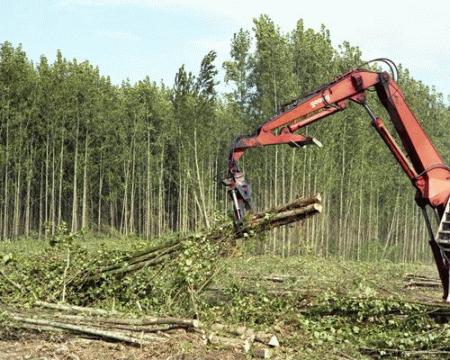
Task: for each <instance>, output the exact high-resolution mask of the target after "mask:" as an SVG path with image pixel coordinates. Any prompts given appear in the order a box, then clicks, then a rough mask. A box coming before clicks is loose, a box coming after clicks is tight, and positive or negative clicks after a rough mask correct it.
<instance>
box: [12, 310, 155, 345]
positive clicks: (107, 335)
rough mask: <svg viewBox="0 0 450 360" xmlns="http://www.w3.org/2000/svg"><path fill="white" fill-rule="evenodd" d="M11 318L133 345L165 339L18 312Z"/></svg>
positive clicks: (20, 321)
mask: <svg viewBox="0 0 450 360" xmlns="http://www.w3.org/2000/svg"><path fill="white" fill-rule="evenodd" d="M8 315H9V316H10V318H11V319H12V320H14V321H16V322H19V323H25V324H31V325H37V326H41V327H42V328H56V329H61V330H65V331H68V332H72V333H78V334H86V335H90V336H95V337H100V338H103V339H106V340H115V341H122V342H126V343H129V344H132V345H146V344H148V343H149V341H162V340H164V339H162V338H159V337H156V336H150V335H143V334H142V335H139V336H130V335H127V334H124V333H123V332H115V331H106V330H102V329H98V328H94V327H87V326H81V325H73V324H67V323H62V322H58V321H53V320H47V319H39V318H29V317H23V316H20V315H18V314H8Z"/></svg>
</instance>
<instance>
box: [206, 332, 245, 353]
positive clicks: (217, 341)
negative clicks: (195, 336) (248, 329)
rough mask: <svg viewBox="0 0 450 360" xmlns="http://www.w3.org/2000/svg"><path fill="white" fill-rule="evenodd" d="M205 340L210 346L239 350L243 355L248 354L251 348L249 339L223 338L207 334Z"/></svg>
mask: <svg viewBox="0 0 450 360" xmlns="http://www.w3.org/2000/svg"><path fill="white" fill-rule="evenodd" d="M207 340H208V343H210V344H212V345H218V346H222V347H225V348H232V349H236V350H241V351H243V352H244V353H248V352H249V351H250V349H251V347H252V341H251V340H250V339H235V338H230V337H225V336H218V335H216V334H209V335H208V336H207Z"/></svg>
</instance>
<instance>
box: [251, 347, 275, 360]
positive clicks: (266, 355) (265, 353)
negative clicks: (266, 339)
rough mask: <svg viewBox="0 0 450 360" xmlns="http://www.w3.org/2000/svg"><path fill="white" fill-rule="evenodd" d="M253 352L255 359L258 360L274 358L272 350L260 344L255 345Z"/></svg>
mask: <svg viewBox="0 0 450 360" xmlns="http://www.w3.org/2000/svg"><path fill="white" fill-rule="evenodd" d="M252 352H253V357H255V358H257V359H270V357H271V356H272V354H271V351H270V349H268V348H267V347H266V346H264V345H260V344H255V345H254V348H253V351H252Z"/></svg>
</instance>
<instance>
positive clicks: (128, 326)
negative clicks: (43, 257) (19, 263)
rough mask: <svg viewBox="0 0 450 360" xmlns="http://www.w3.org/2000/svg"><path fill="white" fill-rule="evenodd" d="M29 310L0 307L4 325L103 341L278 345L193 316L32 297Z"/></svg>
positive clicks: (256, 350)
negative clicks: (133, 312)
mask: <svg viewBox="0 0 450 360" xmlns="http://www.w3.org/2000/svg"><path fill="white" fill-rule="evenodd" d="M34 305H35V307H33V308H32V310H29V309H27V310H24V309H17V308H16V309H6V308H2V310H3V315H4V317H5V318H6V319H7V321H8V324H7V325H8V326H9V327H10V328H13V329H16V330H17V329H19V330H26V331H30V330H31V331H36V332H39V333H64V334H73V335H76V336H82V337H87V338H91V339H98V340H103V341H113V342H123V343H126V344H130V345H137V346H144V345H149V344H151V343H161V342H166V341H169V340H170V339H171V338H172V337H176V336H177V335H179V334H180V333H185V334H187V333H189V334H191V335H192V336H193V337H194V338H195V339H196V340H198V341H199V342H201V343H203V344H204V345H206V344H212V345H217V346H220V347H224V348H232V349H236V350H239V351H242V352H244V353H247V352H249V351H250V350H252V352H253V354H254V355H256V356H257V357H261V358H268V357H269V356H270V349H271V348H275V347H279V346H280V344H279V341H278V338H277V336H276V335H274V334H271V333H267V332H263V331H255V330H253V329H251V328H248V327H245V326H233V325H223V324H218V323H216V324H213V325H212V326H209V327H207V326H203V325H202V324H201V323H200V321H199V320H197V319H186V318H177V317H157V316H143V317H139V318H136V317H130V315H127V314H124V313H121V312H118V311H113V310H109V311H108V310H104V309H99V308H92V307H82V306H75V305H69V304H64V303H49V302H44V301H36V302H35V304H34Z"/></svg>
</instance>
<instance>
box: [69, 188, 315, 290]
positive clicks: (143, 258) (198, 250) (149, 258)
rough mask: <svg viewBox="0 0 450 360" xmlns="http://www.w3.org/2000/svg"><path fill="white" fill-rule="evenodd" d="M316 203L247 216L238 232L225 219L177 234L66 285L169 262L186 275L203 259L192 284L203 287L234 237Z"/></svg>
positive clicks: (300, 215) (293, 218) (296, 215)
mask: <svg viewBox="0 0 450 360" xmlns="http://www.w3.org/2000/svg"><path fill="white" fill-rule="evenodd" d="M320 202H321V196H320V194H315V195H313V196H311V197H308V198H297V199H295V200H294V201H292V202H290V203H288V204H285V205H282V206H278V207H275V208H272V209H270V210H266V211H263V212H259V213H255V214H252V215H249V216H248V218H247V219H245V221H244V225H243V226H242V228H241V229H240V230H239V231H236V229H235V226H234V224H233V222H232V221H231V220H227V221H225V222H222V223H219V224H217V225H216V226H214V227H213V228H209V229H205V230H203V231H201V232H199V233H196V234H188V235H179V236H178V237H177V238H176V239H175V240H173V241H170V242H166V243H163V244H161V245H158V246H152V247H149V248H146V249H144V250H141V251H138V252H135V253H133V254H130V255H127V256H124V257H123V258H121V259H116V260H115V261H114V263H112V264H109V265H107V266H103V267H100V268H95V269H91V271H86V270H85V269H82V270H80V271H79V272H78V273H76V274H75V275H74V276H72V277H71V279H70V280H69V281H68V286H71V287H72V288H73V289H75V290H76V291H80V289H85V288H86V287H92V286H98V284H99V283H101V282H103V281H104V280H105V279H111V278H113V279H117V278H122V277H124V276H126V275H129V274H131V273H134V272H136V271H138V270H141V269H155V268H157V269H161V268H163V267H167V266H169V265H173V264H176V265H180V264H181V265H184V264H187V268H188V269H185V270H184V271H183V270H182V271H181V272H182V274H181V275H188V273H191V274H193V273H198V271H192V270H195V269H193V267H195V266H196V265H198V264H200V263H202V261H203V260H208V262H209V263H210V265H211V266H206V268H207V269H206V271H204V273H205V276H203V277H202V280H201V281H200V282H201V284H198V283H197V284H196V291H198V290H199V289H203V288H204V287H205V286H206V285H207V284H208V282H209V280H210V279H211V278H212V275H214V271H215V265H216V264H217V261H216V260H217V258H218V257H220V256H225V255H229V254H231V253H232V252H233V250H234V249H235V245H236V243H237V241H238V240H240V239H243V238H246V239H248V238H250V237H257V236H259V235H261V234H263V233H264V232H267V231H269V230H271V229H274V228H277V227H280V226H285V225H289V224H292V223H295V222H299V221H303V220H305V219H307V218H309V217H311V216H313V215H315V214H318V213H320V212H321V211H322V205H321V204H320ZM178 267H179V266H178ZM178 270H180V269H178ZM197 270H198V269H197ZM175 272H176V271H175ZM193 280H198V279H193ZM196 282H197V281H196ZM191 290H193V289H191Z"/></svg>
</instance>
